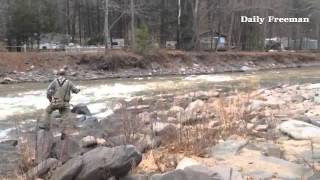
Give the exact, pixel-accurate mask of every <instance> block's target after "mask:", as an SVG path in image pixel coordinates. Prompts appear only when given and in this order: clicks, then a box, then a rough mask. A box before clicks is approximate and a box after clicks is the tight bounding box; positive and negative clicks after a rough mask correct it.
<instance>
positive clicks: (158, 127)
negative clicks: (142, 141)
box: [152, 122, 177, 135]
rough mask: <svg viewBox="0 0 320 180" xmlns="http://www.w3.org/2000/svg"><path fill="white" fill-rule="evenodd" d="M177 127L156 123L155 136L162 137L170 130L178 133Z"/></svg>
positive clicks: (170, 124)
mask: <svg viewBox="0 0 320 180" xmlns="http://www.w3.org/2000/svg"><path fill="white" fill-rule="evenodd" d="M176 128H177V127H176V125H175V124H172V123H163V122H155V123H153V124H152V130H153V132H154V133H155V134H158V135H161V134H163V133H165V132H167V131H168V130H170V131H171V130H173V131H176Z"/></svg>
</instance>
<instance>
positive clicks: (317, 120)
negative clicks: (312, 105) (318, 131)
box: [309, 116, 320, 127]
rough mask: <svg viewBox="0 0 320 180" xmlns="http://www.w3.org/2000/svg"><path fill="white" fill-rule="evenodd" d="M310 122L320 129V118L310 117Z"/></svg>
mask: <svg viewBox="0 0 320 180" xmlns="http://www.w3.org/2000/svg"><path fill="white" fill-rule="evenodd" d="M309 120H310V123H311V124H313V125H315V126H318V127H320V117H317V116H312V117H309Z"/></svg>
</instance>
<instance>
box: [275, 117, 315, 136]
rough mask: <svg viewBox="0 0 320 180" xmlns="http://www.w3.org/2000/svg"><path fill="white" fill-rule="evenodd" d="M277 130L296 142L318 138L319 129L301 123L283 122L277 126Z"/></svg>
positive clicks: (294, 121)
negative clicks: (296, 140)
mask: <svg viewBox="0 0 320 180" xmlns="http://www.w3.org/2000/svg"><path fill="white" fill-rule="evenodd" d="M279 129H280V131H281V132H283V133H285V134H288V135H289V136H290V137H292V138H294V139H298V140H305V139H314V138H320V127H317V126H314V125H312V124H309V123H306V122H302V121H297V120H289V121H285V122H283V123H281V124H280V125H279Z"/></svg>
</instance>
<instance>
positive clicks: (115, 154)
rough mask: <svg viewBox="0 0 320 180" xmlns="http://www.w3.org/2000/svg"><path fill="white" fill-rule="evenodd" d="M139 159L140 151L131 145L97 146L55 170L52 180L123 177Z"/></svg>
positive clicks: (95, 179) (99, 179) (100, 179)
mask: <svg viewBox="0 0 320 180" xmlns="http://www.w3.org/2000/svg"><path fill="white" fill-rule="evenodd" d="M141 160H142V155H141V153H140V152H139V151H138V150H137V149H136V148H135V147H134V146H131V145H127V146H117V147H115V148H107V147H98V148H95V149H93V150H91V151H89V152H87V153H85V154H84V155H82V156H78V157H75V158H73V159H72V160H70V161H69V162H67V163H66V164H64V165H63V166H61V167H60V168H58V169H57V170H55V171H54V172H53V178H52V180H61V179H62V180H73V179H77V180H88V179H94V180H104V179H108V178H111V177H116V178H117V177H123V176H126V175H127V174H128V172H129V171H130V170H132V168H134V167H136V166H137V165H139V163H140V162H141Z"/></svg>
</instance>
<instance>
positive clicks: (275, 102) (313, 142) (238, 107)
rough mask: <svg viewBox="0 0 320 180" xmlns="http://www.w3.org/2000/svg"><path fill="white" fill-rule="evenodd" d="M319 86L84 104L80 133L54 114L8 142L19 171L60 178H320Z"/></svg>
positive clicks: (77, 117) (78, 121)
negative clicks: (66, 129) (100, 113)
mask: <svg viewBox="0 0 320 180" xmlns="http://www.w3.org/2000/svg"><path fill="white" fill-rule="evenodd" d="M319 88H320V85H319V84H303V85H290V86H289V85H281V86H280V85H279V86H277V87H273V88H268V89H258V90H254V91H249V92H222V91H220V90H218V89H213V90H210V91H197V92H193V93H188V94H184V93H177V94H160V95H157V96H155V97H150V98H149V97H148V98H145V97H141V98H135V99H132V100H130V101H121V102H118V104H117V105H116V108H115V109H114V113H113V114H112V115H110V116H109V117H107V118H105V119H103V120H102V121H98V120H97V118H95V117H93V116H91V115H90V112H89V111H88V109H87V108H86V106H85V105H79V106H76V107H75V108H74V110H73V112H74V113H76V114H78V115H76V114H75V115H74V116H73V120H74V121H75V122H76V124H78V130H77V131H74V133H73V136H72V137H71V138H67V139H64V140H60V137H59V129H58V124H59V121H60V120H61V119H59V116H57V115H55V123H54V124H55V125H54V127H55V128H54V130H53V132H52V133H53V134H51V133H50V132H45V131H38V132H37V133H32V132H31V133H27V134H26V135H22V136H21V138H20V139H19V142H18V145H17V143H14V141H10V142H7V145H8V146H17V148H18V149H20V152H23V153H22V156H21V157H22V158H21V159H22V162H23V163H22V165H21V166H20V167H21V168H22V170H23V171H22V172H19V173H20V174H27V175H28V176H30V177H40V178H48V179H50V178H51V179H55V180H56V179H65V180H68V179H70V180H72V179H88V178H89V179H106V178H113V177H115V178H118V179H124V180H140V179H152V180H171V179H178V180H180V179H181V180H186V179H190V180H193V179H204V180H205V179H235V180H238V179H273V178H275V179H319V176H318V172H319V170H320V166H319V153H320V152H319V151H318V149H319V147H320V136H319V134H320V133H319V132H320V123H319V122H320V121H319V120H320V104H319V103H320V98H319V92H318V89H319ZM35 134H37V138H36V137H35ZM35 139H37V141H36V142H35ZM30 147H31V148H30ZM34 147H36V148H34ZM35 149H36V151H35ZM128 173H129V175H127V174H128Z"/></svg>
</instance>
